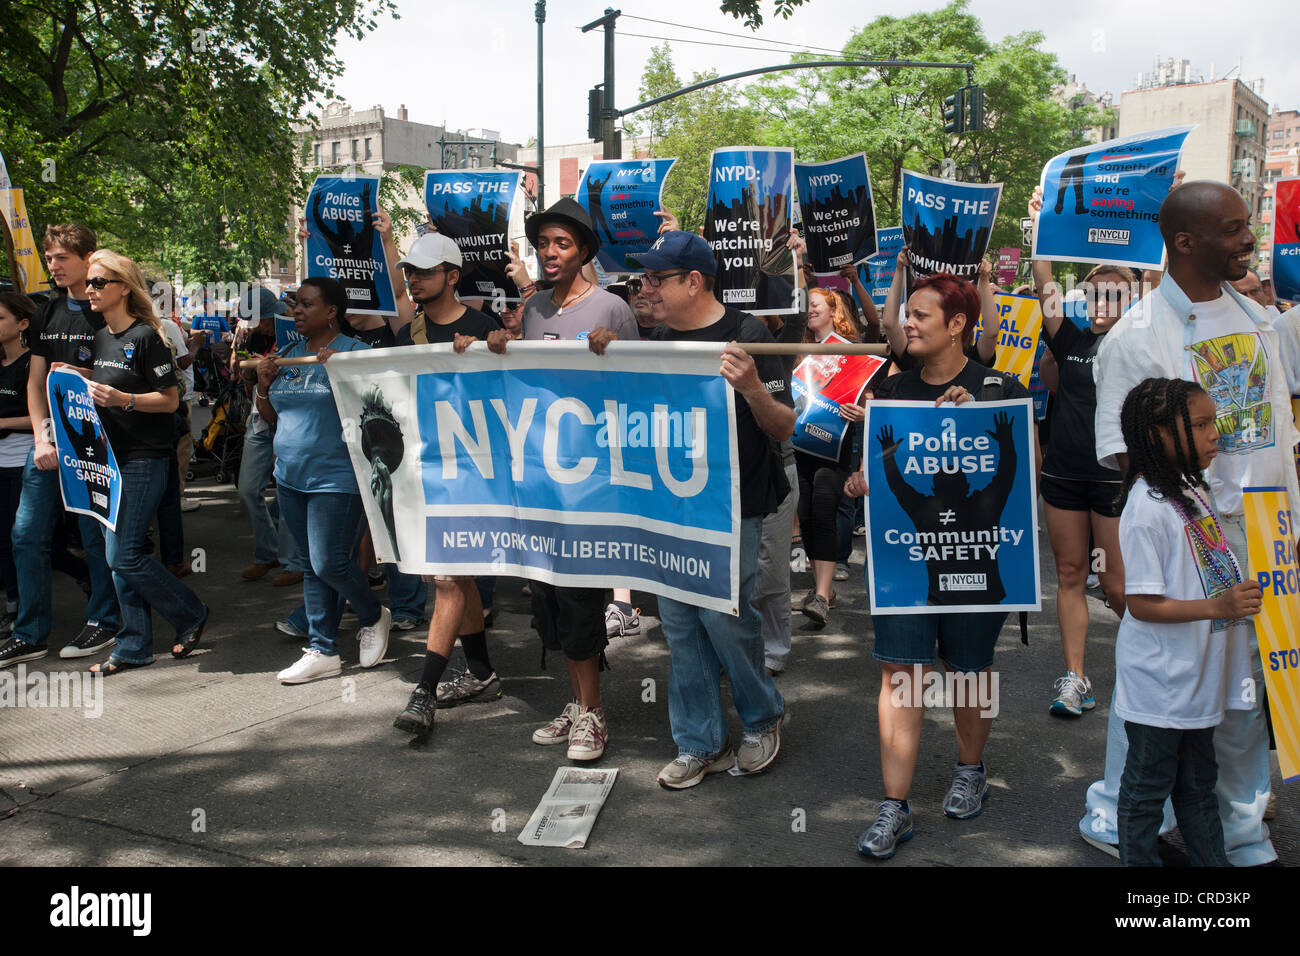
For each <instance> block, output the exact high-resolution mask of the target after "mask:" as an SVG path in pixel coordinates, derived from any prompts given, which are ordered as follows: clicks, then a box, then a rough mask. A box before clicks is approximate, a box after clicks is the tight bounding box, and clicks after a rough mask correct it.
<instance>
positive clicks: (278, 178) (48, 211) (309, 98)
mask: <svg viewBox="0 0 1300 956" xmlns="http://www.w3.org/2000/svg"><path fill="white" fill-rule="evenodd" d="M393 12H394V5H393V3H392V0H334V2H329V3H319V2H315V0H260V2H258V3H247V2H244V0H205V2H204V3H185V2H179V0H141V2H132V3H126V2H118V0H108V2H99V3H86V2H77V0H11V2H8V3H5V4H3V5H0V60H3V62H4V63H5V70H4V72H3V74H0V149H3V151H4V155H5V158H6V160H7V161H8V165H9V172H10V175H11V177H12V179H13V180H14V184H15V185H17V186H21V187H23V188H24V189H25V190H26V196H27V207H28V210H29V211H30V213H31V217H32V221H33V222H34V223H35V224H36V226H37V231H38V233H39V230H40V229H41V228H43V226H44V224H46V223H51V222H66V221H77V222H84V223H86V224H87V225H89V226H91V227H92V228H94V229H95V230H96V231H97V232H98V233H99V234H100V236H101V243H102V244H104V245H112V246H114V247H115V248H118V249H119V250H121V251H123V252H126V253H127V254H128V255H131V256H133V257H135V258H137V259H139V260H141V261H142V262H144V263H147V264H154V265H156V266H161V267H162V268H164V269H166V270H168V271H171V270H174V269H176V268H183V269H184V271H185V272H186V273H187V274H189V275H191V276H194V277H196V278H203V279H209V278H210V279H214V280H215V279H223V280H237V279H241V278H247V277H248V276H250V275H252V274H254V273H255V272H256V271H258V269H259V268H260V266H261V264H262V263H263V262H265V261H266V260H268V259H270V258H273V257H278V256H284V255H286V254H287V253H288V252H289V250H290V237H291V235H292V233H291V232H286V230H285V225H286V223H285V217H286V213H287V211H288V209H289V208H290V205H291V203H292V202H293V200H294V199H295V198H301V194H300V192H299V188H300V185H301V184H300V182H299V181H298V173H297V171H296V164H295V162H294V154H295V150H296V145H295V143H296V138H295V135H294V133H293V131H292V129H291V127H290V122H291V120H292V119H293V118H295V117H298V116H300V115H303V114H304V112H305V111H306V110H307V109H308V108H309V106H310V104H311V103H313V102H314V101H316V100H318V99H320V98H322V97H325V96H329V95H331V93H332V90H331V89H330V82H331V78H332V77H335V76H337V75H338V74H339V73H340V71H341V69H342V64H341V62H340V61H339V60H338V59H337V58H336V56H335V54H334V49H335V43H336V39H337V37H338V35H339V34H340V33H345V34H348V35H351V36H354V37H357V38H360V37H362V36H364V35H365V34H366V33H367V32H369V31H370V30H372V29H374V27H375V26H376V24H377V21H378V18H379V17H380V16H382V15H384V14H388V13H393Z"/></svg>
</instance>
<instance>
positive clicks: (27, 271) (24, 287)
mask: <svg viewBox="0 0 1300 956" xmlns="http://www.w3.org/2000/svg"><path fill="white" fill-rule="evenodd" d="M3 162H4V158H3V157H0V164H3ZM5 175H6V176H7V175H8V174H7V173H6V174H5ZM0 212H3V214H4V217H5V224H6V225H8V227H9V236H10V238H11V239H12V240H13V244H14V260H15V262H16V263H17V265H18V275H17V276H16V277H15V279H14V288H15V289H17V290H18V291H19V292H23V293H26V294H31V293H33V292H43V291H47V290H48V288H49V287H48V285H47V284H46V278H45V264H44V263H43V262H42V261H41V250H40V249H38V248H37V246H36V239H35V237H33V236H32V224H31V221H30V220H28V218H27V202H26V200H25V199H24V198H23V191H22V190H21V189H4V188H0Z"/></svg>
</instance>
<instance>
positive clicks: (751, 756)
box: [628, 232, 795, 790]
mask: <svg viewBox="0 0 1300 956" xmlns="http://www.w3.org/2000/svg"><path fill="white" fill-rule="evenodd" d="M628 262H629V264H633V265H635V266H637V267H639V268H643V269H645V279H644V282H645V284H644V286H643V295H644V296H645V297H646V298H647V299H648V301H649V303H650V310H651V315H653V316H654V318H655V319H657V320H659V321H661V322H662V323H663V324H662V325H660V326H659V327H658V328H657V329H655V331H654V334H653V335H652V338H653V339H654V340H658V341H665V342H725V343H729V344H727V345H726V346H725V348H723V349H722V366H721V368H720V369H719V372H720V374H721V375H722V376H723V378H725V379H726V380H727V381H728V382H729V383H730V384H731V387H732V388H733V389H734V390H735V391H734V400H735V405H736V444H737V452H738V456H737V457H738V463H739V466H740V509H741V510H740V513H741V522H740V615H739V616H738V617H732V616H731V615H729V614H723V613H720V612H717V611H709V610H705V609H704V608H700V607H696V606H694V605H691V604H686V603H684V602H681V601H674V600H670V599H669V598H665V597H661V598H660V599H659V616H660V619H661V622H662V626H663V632H664V636H665V637H666V638H667V640H668V651H669V681H668V720H669V723H670V724H671V725H672V732H673V740H674V742H675V743H676V744H677V751H678V753H677V758H676V759H675V760H673V761H672V762H671V763H669V764H668V765H667V766H666V767H664V769H663V770H662V771H660V773H659V784H660V786H662V787H664V788H665V789H668V790H684V789H686V788H687V787H693V786H695V785H696V784H698V783H699V782H700V781H701V780H703V779H704V777H705V776H706V775H708V774H711V773H719V772H721V771H724V770H729V769H730V768H731V766H732V765H733V764H735V765H736V766H737V767H739V769H740V770H741V771H743V772H746V773H755V772H757V771H760V770H763V769H764V768H765V767H767V766H768V765H769V764H770V763H771V762H772V761H773V760H774V759H776V755H777V751H778V750H779V749H780V746H781V731H780V728H781V718H782V717H783V716H784V715H785V704H784V702H783V701H782V699H781V694H780V692H779V691H777V689H776V684H774V683H773V681H772V678H771V676H770V675H769V674H768V673H767V671H766V670H765V669H764V667H763V634H762V628H761V624H760V620H759V616H758V612H757V611H755V609H754V605H753V603H752V602H751V600H750V597H751V595H752V593H753V590H754V580H755V576H756V574H757V567H758V551H759V538H760V534H761V531H762V525H763V516H764V515H767V514H770V513H771V512H773V511H775V510H776V509H777V507H778V505H779V504H780V502H781V500H782V499H783V498H784V497H785V496H786V495H787V494H789V491H790V489H789V483H788V481H787V480H786V478H785V471H784V469H783V468H782V466H781V462H780V459H779V457H778V456H777V455H776V453H775V452H774V451H773V450H772V442H771V441H770V440H769V439H775V440H777V441H783V440H785V439H787V438H789V437H790V436H791V434H793V432H794V423H795V415H794V401H793V399H792V398H791V395H790V387H789V383H788V382H787V381H786V375H785V367H784V366H783V365H782V364H781V361H780V359H779V358H777V357H776V356H773V355H765V356H760V357H758V359H757V360H755V359H754V358H752V357H751V356H750V355H749V353H748V352H746V351H745V350H744V349H743V348H742V347H741V346H740V345H739V344H737V343H743V342H771V341H773V339H772V334H771V332H769V331H768V329H767V326H766V325H764V324H763V323H762V322H761V321H759V320H758V319H756V318H755V317H754V316H752V315H749V314H748V313H745V312H741V311H739V310H738V309H734V308H732V307H730V306H725V305H723V304H722V303H721V302H719V301H718V299H717V298H716V297H715V296H714V290H713V285H714V280H715V277H716V276H717V271H718V267H717V259H716V258H715V257H714V254H713V250H712V249H711V248H710V247H709V244H708V243H707V242H705V241H704V240H703V239H702V238H701V237H699V236H697V235H694V234H693V233H688V232H668V233H664V234H663V235H662V236H660V237H659V238H658V239H656V240H655V243H654V245H652V246H651V247H650V249H649V250H648V251H646V252H644V253H641V254H640V255H636V256H629V257H628ZM706 662H709V663H706ZM719 666H720V667H721V668H722V669H725V670H726V672H727V681H728V682H729V683H730V685H731V696H732V699H733V700H734V701H735V703H736V710H737V711H738V712H739V714H740V718H741V721H742V723H743V725H744V740H743V742H742V743H741V746H740V747H739V749H738V750H735V751H733V750H732V748H731V744H730V742H729V741H728V740H727V720H726V715H725V714H724V713H723V711H722V705H721V701H722V690H721V684H720V678H721V674H720V670H719Z"/></svg>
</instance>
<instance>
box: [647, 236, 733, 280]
mask: <svg viewBox="0 0 1300 956" xmlns="http://www.w3.org/2000/svg"><path fill="white" fill-rule="evenodd" d="M626 262H627V265H628V267H629V268H632V269H653V270H655V271H656V272H667V271H669V270H672V269H688V270H690V271H691V272H698V273H700V274H701V275H706V276H711V275H717V274H718V260H717V259H715V258H714V256H713V250H712V249H710V248H709V244H708V243H707V242H705V241H704V237H703V236H697V235H696V234H695V233H693V232H666V233H664V234H663V235H662V236H660V237H659V238H658V239H656V240H655V242H654V245H653V246H651V247H650V248H649V250H647V251H646V252H643V253H641V254H640V255H635V256H627V257H626Z"/></svg>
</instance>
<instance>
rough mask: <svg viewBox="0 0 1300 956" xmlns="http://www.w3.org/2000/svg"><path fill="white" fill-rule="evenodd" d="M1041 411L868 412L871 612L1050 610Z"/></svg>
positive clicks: (885, 407)
mask: <svg viewBox="0 0 1300 956" xmlns="http://www.w3.org/2000/svg"><path fill="white" fill-rule="evenodd" d="M1032 409H1033V406H1032V403H1031V402H1030V400H1029V399H1027V398H1020V399H1013V400H1009V401H999V402H967V403H966V404H964V405H961V406H953V405H943V406H941V407H939V408H935V407H934V403H932V402H894V401H880V402H867V420H866V424H865V431H864V432H863V439H862V441H863V456H862V457H863V462H864V463H865V467H866V477H867V488H868V489H870V493H869V494H868V496H867V527H868V531H867V546H868V549H869V551H868V557H867V568H868V571H869V574H868V588H869V590H870V594H871V613H873V614H951V613H959V612H967V611H1037V610H1039V609H1040V608H1041V597H1040V593H1041V592H1040V589H1039V570H1038V530H1037V529H1038V498H1037V493H1036V491H1035V488H1034V441H1033V434H1032V428H1031V424H1030V423H1031V418H1030V416H1031V413H1032Z"/></svg>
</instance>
